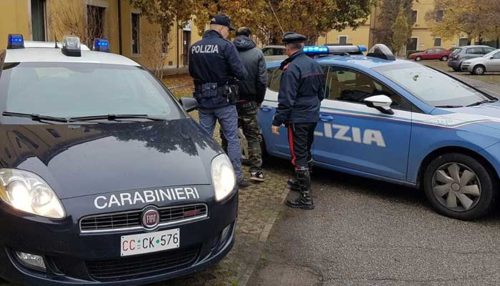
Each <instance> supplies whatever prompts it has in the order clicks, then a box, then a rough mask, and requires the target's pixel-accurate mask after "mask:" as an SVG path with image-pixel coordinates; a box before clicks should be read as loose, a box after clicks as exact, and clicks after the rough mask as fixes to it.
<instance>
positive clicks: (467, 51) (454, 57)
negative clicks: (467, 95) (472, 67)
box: [448, 46, 495, 71]
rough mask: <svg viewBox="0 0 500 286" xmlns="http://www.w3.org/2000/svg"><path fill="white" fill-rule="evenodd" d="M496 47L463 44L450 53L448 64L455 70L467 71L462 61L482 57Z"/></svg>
mask: <svg viewBox="0 0 500 286" xmlns="http://www.w3.org/2000/svg"><path fill="white" fill-rule="evenodd" d="M494 50H495V48H492V47H489V46H463V47H459V48H458V49H456V50H454V51H453V53H451V54H450V57H449V60H448V66H449V67H451V68H452V69H453V70H454V71H467V69H464V68H463V67H462V63H463V62H464V61H466V60H469V59H472V58H478V57H482V56H483V55H485V54H487V53H490V52H492V51H494Z"/></svg>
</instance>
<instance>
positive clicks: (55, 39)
mask: <svg viewBox="0 0 500 286" xmlns="http://www.w3.org/2000/svg"><path fill="white" fill-rule="evenodd" d="M54 41H55V42H56V46H55V47H54V48H56V49H59V47H58V46H57V36H56V35H54Z"/></svg>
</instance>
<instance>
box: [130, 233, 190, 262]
mask: <svg viewBox="0 0 500 286" xmlns="http://www.w3.org/2000/svg"><path fill="white" fill-rule="evenodd" d="M180 242H181V238H180V230H179V229H178V228H176V229H169V230H165V231H157V232H150V233H141V234H134V235H124V236H122V239H121V244H120V248H121V256H129V255H136V254H144V253H151V252H158V251H162V250H167V249H174V248H179V245H180Z"/></svg>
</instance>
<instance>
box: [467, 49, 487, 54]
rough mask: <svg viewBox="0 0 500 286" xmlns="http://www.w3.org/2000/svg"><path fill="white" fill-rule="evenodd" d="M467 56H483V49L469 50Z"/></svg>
mask: <svg viewBox="0 0 500 286" xmlns="http://www.w3.org/2000/svg"><path fill="white" fill-rule="evenodd" d="M465 53H466V54H472V55H482V54H483V48H468V49H467V50H466V51H465Z"/></svg>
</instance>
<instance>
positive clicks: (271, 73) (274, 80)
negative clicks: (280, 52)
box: [267, 68, 283, 92]
mask: <svg viewBox="0 0 500 286" xmlns="http://www.w3.org/2000/svg"><path fill="white" fill-rule="evenodd" d="M282 73H283V71H282V70H280V69H279V68H274V69H269V70H267V78H268V79H269V83H268V88H269V89H270V90H272V91H275V92H278V91H279V90H280V80H281V74H282Z"/></svg>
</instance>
